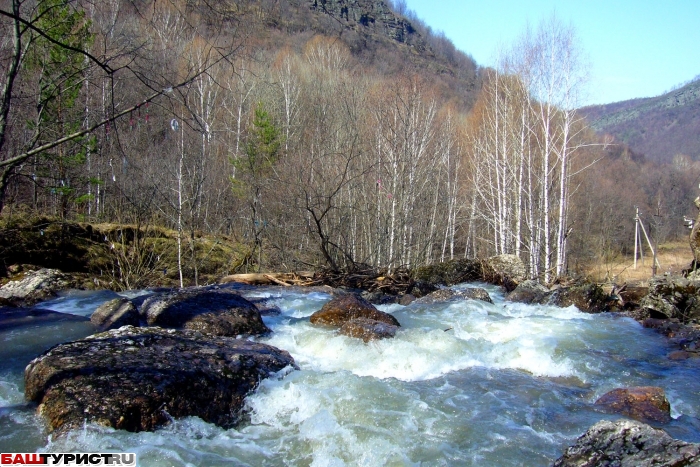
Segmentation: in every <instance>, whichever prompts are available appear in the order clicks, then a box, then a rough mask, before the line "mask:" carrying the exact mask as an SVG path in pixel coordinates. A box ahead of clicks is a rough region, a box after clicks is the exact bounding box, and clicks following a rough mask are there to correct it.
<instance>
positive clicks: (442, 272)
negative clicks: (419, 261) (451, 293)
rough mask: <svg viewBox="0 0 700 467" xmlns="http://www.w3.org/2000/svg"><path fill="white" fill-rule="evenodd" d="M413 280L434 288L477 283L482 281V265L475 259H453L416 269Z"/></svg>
mask: <svg viewBox="0 0 700 467" xmlns="http://www.w3.org/2000/svg"><path fill="white" fill-rule="evenodd" d="M413 278H414V279H415V280H416V281H422V282H425V283H427V284H431V285H434V286H435V285H455V284H460V283H462V282H470V281H478V280H482V279H483V273H482V264H481V261H479V260H477V259H455V260H451V261H446V262H444V263H438V264H432V265H430V266H423V267H419V268H416V269H415V270H414V271H413ZM411 293H413V292H411ZM414 295H415V294H414Z"/></svg>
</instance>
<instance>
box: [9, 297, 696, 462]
mask: <svg viewBox="0 0 700 467" xmlns="http://www.w3.org/2000/svg"><path fill="white" fill-rule="evenodd" d="M467 286H468V285H461V286H457V287H456V288H460V287H467ZM487 288H488V290H489V293H490V294H491V296H492V298H493V299H494V302H495V303H494V304H493V305H492V304H488V303H485V302H481V301H476V300H467V301H456V302H446V303H439V304H431V305H425V304H412V305H409V306H400V305H388V306H380V307H379V308H380V309H382V310H383V311H386V312H389V313H392V314H393V315H394V316H395V317H396V318H397V319H398V320H399V322H400V323H401V324H402V326H403V327H402V329H401V331H400V332H399V333H398V334H397V336H396V338H394V339H387V340H383V341H375V342H370V343H368V344H365V343H364V342H362V341H361V340H359V339H352V338H348V337H345V336H340V335H337V334H336V333H335V332H334V331H332V330H329V329H327V328H321V327H316V326H313V325H311V324H310V323H309V321H308V317H309V316H310V315H311V314H312V313H313V312H314V311H316V310H318V309H319V308H320V307H321V306H322V305H323V304H324V303H325V302H326V301H327V300H329V299H330V296H329V295H327V294H324V293H319V292H310V293H302V292H299V291H298V290H296V291H293V292H290V291H287V290H284V289H279V288H259V289H245V290H243V291H242V293H243V294H244V296H246V297H247V298H249V299H252V300H255V301H257V302H265V303H266V304H267V306H270V307H277V308H278V309H279V311H280V313H279V314H270V315H266V316H265V317H264V320H265V322H266V324H267V325H268V326H269V327H270V328H271V329H272V330H273V331H274V332H273V334H272V335H271V336H270V337H267V338H264V339H261V341H262V342H266V343H268V344H271V345H274V346H277V347H279V348H282V349H285V350H287V351H289V352H290V353H291V354H292V356H293V357H294V359H295V360H296V362H297V364H298V365H299V367H300V368H301V370H300V371H289V372H287V371H283V372H281V373H280V374H279V375H278V376H277V377H275V378H270V379H267V380H264V381H263V382H262V384H261V385H260V387H259V388H258V390H257V391H256V392H255V393H254V394H252V395H250V396H249V397H248V399H247V410H248V411H249V417H248V418H249V420H248V421H247V422H246V423H244V424H242V425H241V426H239V427H238V428H236V429H229V430H224V429H221V428H219V427H217V426H214V425H211V424H208V423H205V422H203V421H201V420H200V419H198V418H194V417H192V418H187V419H183V420H177V421H175V422H174V423H172V424H171V425H169V426H167V427H164V428H162V429H160V430H158V431H156V432H154V433H128V432H122V431H116V430H112V429H107V428H103V427H98V426H93V425H86V426H85V427H84V428H83V429H81V430H76V431H74V432H72V433H71V434H70V435H69V436H67V437H64V438H60V439H56V440H53V439H51V438H50V437H47V435H46V434H45V433H44V431H43V423H42V420H41V419H40V418H39V417H38V416H37V415H36V414H35V408H34V406H32V405H30V404H26V403H25V402H24V394H23V369H24V366H25V365H26V364H27V362H28V361H29V360H30V359H31V358H33V357H34V356H36V355H38V354H40V353H41V352H42V351H43V350H44V349H46V348H47V347H48V346H50V345H53V344H55V343H58V342H62V341H66V340H70V339H75V338H78V337H82V336H84V335H87V334H90V333H91V332H92V327H91V325H90V324H89V322H85V321H82V320H80V319H77V320H76V319H75V318H73V319H69V318H70V316H69V315H58V318H55V319H44V320H41V322H40V323H38V324H31V323H24V324H22V325H16V326H9V327H7V326H6V327H4V328H0V339H1V341H2V348H1V350H0V452H13V451H14V452H33V451H43V452H68V451H78V452H100V451H128V452H136V453H137V455H138V458H139V465H141V466H171V465H172V466H181V465H192V466H200V465H201V466H205V465H206V466H219V465H222V466H223V465H236V466H238V465H244V466H247V465H250V466H287V465H289V466H307V465H308V466H314V467H315V466H319V467H320V466H354V465H361V466H379V465H389V466H440V465H444V466H454V465H479V466H506V465H514V466H520V465H533V466H537V465H542V466H544V465H549V464H551V463H552V461H553V460H554V459H556V458H557V457H559V456H560V455H561V454H562V452H563V450H564V449H565V447H566V446H568V445H570V444H572V443H573V441H574V440H575V439H576V438H577V437H578V436H579V435H581V434H582V433H583V432H584V431H586V429H588V428H589V427H590V426H591V425H593V424H594V423H595V422H597V421H599V420H601V419H613V418H616V417H615V416H612V415H608V414H602V413H599V412H597V411H595V410H594V409H593V407H592V405H593V402H594V401H595V400H596V399H597V398H598V397H600V396H601V395H602V394H604V393H605V392H607V391H609V390H611V389H614V388H616V387H621V386H638V385H653V386H660V387H662V388H664V389H665V391H666V394H667V396H668V398H669V400H670V402H671V410H672V415H673V417H674V419H675V420H674V421H673V422H672V423H671V424H670V425H666V426H665V427H664V428H665V429H666V430H667V431H669V433H670V434H671V435H672V436H674V437H677V438H682V439H685V440H688V441H696V442H697V441H700V423H698V421H697V418H700V414H699V413H698V411H699V410H700V384H698V383H700V377H699V376H698V367H699V365H698V362H697V360H686V361H680V362H673V361H670V360H668V359H667V358H666V355H667V354H668V353H669V352H670V351H671V350H672V349H671V348H670V347H669V346H668V344H667V342H666V340H665V338H663V337H662V336H660V335H658V334H656V333H654V332H653V331H649V330H646V329H643V328H642V327H641V326H640V325H639V324H637V323H636V322H634V321H633V320H631V319H628V318H622V317H619V316H616V315H613V314H603V315H588V314H584V313H581V312H579V311H578V310H577V309H576V308H574V307H569V308H556V307H548V306H529V305H523V304H516V303H506V302H504V301H503V297H502V294H501V293H500V292H499V291H498V289H496V288H494V287H488V286H487ZM112 296H113V294H111V293H103V294H101V295H94V294H87V295H84V294H83V295H81V294H74V295H70V296H67V297H63V298H61V299H59V300H56V301H53V302H48V303H45V304H42V305H41V306H42V307H44V308H49V309H53V310H55V311H60V312H61V313H72V314H74V315H80V316H89V314H90V313H91V312H92V310H94V308H95V307H96V306H97V305H98V304H99V303H101V302H102V301H104V300H107V299H109V298H111V297H112Z"/></svg>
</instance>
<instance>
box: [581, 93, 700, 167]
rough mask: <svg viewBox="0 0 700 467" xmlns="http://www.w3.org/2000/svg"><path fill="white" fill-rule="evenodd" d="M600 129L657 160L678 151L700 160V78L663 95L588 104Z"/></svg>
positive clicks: (587, 111) (587, 113)
mask: <svg viewBox="0 0 700 467" xmlns="http://www.w3.org/2000/svg"><path fill="white" fill-rule="evenodd" d="M581 111H582V112H583V114H584V115H585V116H586V117H587V118H588V120H589V121H590V122H591V125H592V126H593V128H594V129H595V130H596V131H598V132H599V133H607V134H610V135H612V136H614V137H615V139H616V140H617V141H619V142H622V143H625V144H627V145H628V146H629V147H630V148H631V149H632V150H633V151H635V152H637V153H642V154H644V155H645V156H646V157H647V158H648V159H649V160H652V161H656V162H662V163H664V162H672V161H673V158H674V157H675V156H677V155H685V156H689V157H690V158H692V159H693V160H694V161H697V160H700V79H696V80H695V81H693V82H691V83H689V84H686V85H685V86H682V87H681V88H679V89H676V90H674V91H671V92H668V93H666V94H663V95H661V96H657V97H649V98H644V99H632V100H629V101H623V102H615V103H612V104H606V105H598V106H591V107H586V108H584V109H582V110H581Z"/></svg>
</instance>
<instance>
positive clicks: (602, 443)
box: [553, 420, 700, 467]
mask: <svg viewBox="0 0 700 467" xmlns="http://www.w3.org/2000/svg"><path fill="white" fill-rule="evenodd" d="M681 465H683V466H700V444H694V443H686V442H685V441H679V440H676V439H673V438H671V437H670V436H669V435H668V434H667V433H666V432H665V431H663V430H658V429H655V428H652V427H651V426H649V425H645V424H644V423H640V422H636V421H632V420H617V421H615V422H611V421H607V420H603V421H601V422H598V423H596V424H595V425H593V426H592V427H591V428H590V429H589V430H588V431H587V432H586V433H585V434H584V435H583V436H581V437H580V438H578V439H577V440H576V444H574V445H573V446H571V447H569V448H568V449H567V450H566V452H565V453H564V455H563V456H562V457H560V458H559V459H557V460H556V461H555V462H554V464H553V467H652V466H653V467H663V466H666V467H671V466H681Z"/></svg>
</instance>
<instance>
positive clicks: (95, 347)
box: [24, 326, 295, 433]
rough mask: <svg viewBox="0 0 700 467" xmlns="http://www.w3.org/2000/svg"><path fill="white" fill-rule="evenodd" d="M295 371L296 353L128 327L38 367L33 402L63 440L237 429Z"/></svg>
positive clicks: (29, 376)
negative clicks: (288, 370) (78, 431)
mask: <svg viewBox="0 0 700 467" xmlns="http://www.w3.org/2000/svg"><path fill="white" fill-rule="evenodd" d="M288 366H291V367H295V363H294V359H292V357H291V356H290V355H289V353H287V352H285V351H284V350H279V349H277V348H275V347H272V346H269V345H265V344H260V343H256V342H251V341H248V340H243V339H233V338H230V337H218V336H204V335H202V334H201V333H199V332H196V331H190V330H183V331H180V330H174V329H162V328H136V327H133V326H125V327H123V328H120V329H115V330H111V331H108V332H105V333H100V334H95V335H92V336H90V337H87V338H85V339H81V340H78V341H75V342H71V343H68V344H61V345H58V346H56V347H54V348H52V349H50V350H48V351H47V352H46V353H44V354H43V355H41V356H40V357H38V358H36V359H34V360H33V361H31V362H30V363H29V365H28V366H27V368H26V370H25V376H24V377H25V394H26V397H27V399H28V400H30V401H34V402H37V403H39V412H40V413H41V414H42V415H43V416H44V417H45V418H46V419H47V421H48V424H49V429H50V430H51V431H54V430H58V431H59V433H60V432H64V431H65V430H69V429H73V428H77V427H80V426H82V425H83V423H84V422H85V421H88V422H93V423H97V424H100V425H104V426H109V427H113V428H117V429H123V430H128V431H151V430H154V429H156V428H157V427H159V426H161V425H164V424H167V423H168V422H169V420H170V419H171V417H175V418H179V417H187V416H197V417H200V418H202V419H203V420H205V421H207V422H210V423H214V424H216V425H219V426H222V427H230V426H233V425H235V424H236V422H237V421H238V420H239V416H240V410H241V408H242V407H243V402H244V398H245V396H246V394H248V393H249V392H251V391H252V390H253V389H255V388H256V387H257V385H258V383H259V381H260V380H261V379H262V378H266V377H268V376H270V375H271V374H273V373H276V372H278V371H280V370H282V369H283V368H285V367H288Z"/></svg>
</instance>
